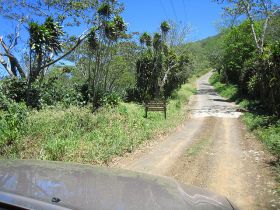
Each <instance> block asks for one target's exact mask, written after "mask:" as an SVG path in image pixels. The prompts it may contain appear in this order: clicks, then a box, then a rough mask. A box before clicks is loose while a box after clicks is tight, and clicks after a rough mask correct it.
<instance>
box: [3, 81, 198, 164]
mask: <svg viewBox="0 0 280 210" xmlns="http://www.w3.org/2000/svg"><path fill="white" fill-rule="evenodd" d="M194 92H195V88H194V84H193V82H191V83H188V84H185V85H183V86H182V87H181V89H180V90H178V91H177V92H175V93H174V94H173V96H172V97H171V99H170V100H169V101H168V108H167V120H165V119H164V116H163V113H161V112H160V113H159V112H149V113H148V118H147V119H146V118H144V117H143V116H144V108H143V106H142V105H139V104H134V103H120V104H119V105H117V106H114V107H111V106H105V107H103V108H101V109H99V110H98V111H97V112H95V113H92V112H91V109H90V108H89V107H83V108H81V107H70V108H68V109H65V108H60V107H53V108H45V109H42V110H40V111H34V110H33V111H30V112H29V113H28V114H27V118H26V120H25V124H24V126H22V128H23V130H22V131H21V136H20V137H19V138H18V139H17V141H16V142H14V143H13V146H12V147H9V148H8V149H6V150H5V152H4V154H1V155H2V157H4V158H23V159H43V160H59V161H74V162H83V163H93V164H104V163H107V162H109V161H110V160H111V159H112V158H113V157H114V156H121V155H123V154H124V153H126V152H132V151H133V150H135V149H136V148H137V147H138V146H139V145H140V144H142V143H143V142H144V141H147V140H149V139H152V138H156V137H157V136H159V135H162V134H164V133H166V132H168V131H169V129H172V128H174V127H176V126H177V125H178V124H180V122H182V121H183V119H184V118H185V116H186V113H185V112H186V110H185V109H183V107H184V106H185V104H186V103H187V101H188V99H189V97H190V96H191V95H192V94H193V93H194Z"/></svg>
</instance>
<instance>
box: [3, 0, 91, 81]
mask: <svg viewBox="0 0 280 210" xmlns="http://www.w3.org/2000/svg"><path fill="white" fill-rule="evenodd" d="M95 5H96V0H83V1H78V0H73V1H64V0H56V1H31V0H30V1H20V0H15V1H8V0H2V1H1V7H0V14H1V16H2V17H3V18H4V19H5V21H7V22H10V23H16V22H18V24H17V26H16V28H15V33H14V34H13V33H9V31H7V33H8V34H9V35H8V36H6V37H3V36H0V46H1V47H2V50H3V52H1V51H0V63H1V64H2V67H3V68H4V69H5V70H6V71H7V73H8V74H9V75H10V76H12V77H21V78H22V79H27V80H29V81H30V82H31V83H32V82H33V81H35V80H36V79H37V78H38V76H39V75H40V76H42V77H43V76H44V74H45V72H46V69H48V67H49V66H51V65H53V64H55V63H57V62H58V61H60V60H62V59H64V58H66V56H67V55H69V54H70V53H71V52H73V51H74V50H75V49H76V48H77V46H79V45H80V44H81V43H82V42H83V40H85V39H86V37H87V36H88V31H89V28H91V27H92V25H93V22H92V21H91V16H89V15H88V14H89V12H90V11H91V13H92V12H94V11H95V9H96V8H95ZM34 20H45V22H44V23H42V24H40V23H37V22H35V21H34ZM81 21H83V23H84V27H85V28H86V29H85V31H84V32H83V33H82V34H81V35H80V36H78V37H75V36H73V35H71V34H69V33H65V32H64V33H63V32H62V30H61V26H62V25H64V26H65V27H64V29H68V28H70V27H73V26H80V25H81ZM23 29H27V31H23ZM26 32H27V33H28V34H29V37H28V36H26V35H23V36H22V34H25V33H26ZM26 38H28V39H29V42H28V43H29V46H28V47H27V46H25V43H27V41H26ZM65 43H72V45H71V47H69V46H68V49H67V47H65ZM16 48H21V49H22V48H24V49H27V50H26V51H29V53H24V51H20V52H17V50H16ZM26 51H25V52H26ZM17 57H20V58H24V60H25V61H26V63H24V62H21V60H20V58H17Z"/></svg>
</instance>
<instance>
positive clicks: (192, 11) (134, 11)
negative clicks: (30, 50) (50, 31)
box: [0, 0, 223, 76]
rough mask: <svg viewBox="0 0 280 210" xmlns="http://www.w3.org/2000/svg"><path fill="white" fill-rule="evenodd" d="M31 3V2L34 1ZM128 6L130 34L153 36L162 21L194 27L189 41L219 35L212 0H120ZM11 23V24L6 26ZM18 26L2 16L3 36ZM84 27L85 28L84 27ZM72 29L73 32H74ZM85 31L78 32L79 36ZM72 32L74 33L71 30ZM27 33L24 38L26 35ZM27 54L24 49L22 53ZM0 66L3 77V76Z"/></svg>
mask: <svg viewBox="0 0 280 210" xmlns="http://www.w3.org/2000/svg"><path fill="white" fill-rule="evenodd" d="M31 1H32V0H31ZM119 1H120V2H122V3H123V4H124V6H125V10H124V12H123V15H122V16H123V18H124V20H125V21H126V22H127V23H128V31H129V32H140V33H143V32H145V31H147V32H149V33H153V32H156V31H159V26H160V23H161V22H162V21H163V20H173V21H176V22H178V23H180V22H181V23H182V24H183V25H190V26H191V31H192V32H191V34H190V35H189V36H188V37H187V40H186V41H196V40H200V39H204V38H206V37H209V36H213V35H216V34H217V33H218V31H217V29H216V26H215V25H216V24H215V23H217V22H219V21H220V19H221V15H222V13H223V9H222V6H221V5H219V4H217V3H214V2H212V0H119ZM7 23H9V24H7ZM15 26H16V24H15V23H14V24H12V23H11V22H10V21H7V20H5V19H3V18H1V17H0V37H1V36H4V37H5V36H6V35H7V34H9V33H11V32H13V31H14V28H15ZM81 28H82V27H81ZM72 30H73V29H72ZM83 30H84V29H81V30H80V31H79V30H76V29H75V32H76V33H77V35H78V34H80V33H82V31H83ZM72 32H73V31H72ZM26 34H27V33H26V30H23V31H21V35H23V36H27V35H26ZM20 51H21V52H23V51H24V48H23V49H21V50H20ZM3 73H5V71H3V68H2V66H0V76H1V75H3Z"/></svg>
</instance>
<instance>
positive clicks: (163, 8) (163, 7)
mask: <svg viewBox="0 0 280 210" xmlns="http://www.w3.org/2000/svg"><path fill="white" fill-rule="evenodd" d="M159 1H160V5H161V8H162V10H163V12H164V15H165V18H166V19H167V18H168V15H167V12H166V9H165V6H164V4H163V2H162V0H159Z"/></svg>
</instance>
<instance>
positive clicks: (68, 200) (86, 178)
mask: <svg viewBox="0 0 280 210" xmlns="http://www.w3.org/2000/svg"><path fill="white" fill-rule="evenodd" d="M53 198H58V199H59V200H60V201H59V202H58V203H54V202H52V199H53ZM0 202H6V203H10V204H16V205H19V206H23V207H26V208H32V209H63V208H66V209H67V208H68V209H205V210H206V209H207V210H211V209H233V208H232V206H231V204H230V203H229V202H228V200H227V199H226V198H224V197H221V196H218V195H216V194H214V193H211V192H208V191H206V190H202V189H200V188H197V187H192V186H185V185H182V184H179V183H178V182H176V181H174V180H173V179H170V178H166V177H158V176H152V175H147V174H142V173H137V172H132V171H127V170H120V169H111V168H103V167H96V166H91V165H81V164H72V163H62V162H50V161H30V160H28V161H27V160H25V161H23V160H14V161H12V160H2V161H0Z"/></svg>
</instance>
